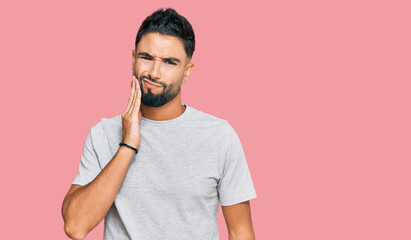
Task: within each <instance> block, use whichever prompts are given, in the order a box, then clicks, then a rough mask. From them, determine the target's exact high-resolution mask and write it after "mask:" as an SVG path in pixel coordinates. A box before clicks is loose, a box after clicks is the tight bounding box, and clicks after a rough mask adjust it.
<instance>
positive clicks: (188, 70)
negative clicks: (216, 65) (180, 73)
mask: <svg viewBox="0 0 411 240" xmlns="http://www.w3.org/2000/svg"><path fill="white" fill-rule="evenodd" d="M193 68H194V63H193V62H190V63H188V64H187V66H186V69H185V70H184V78H183V80H184V82H187V80H188V78H189V77H190V75H191V72H192V71H193Z"/></svg>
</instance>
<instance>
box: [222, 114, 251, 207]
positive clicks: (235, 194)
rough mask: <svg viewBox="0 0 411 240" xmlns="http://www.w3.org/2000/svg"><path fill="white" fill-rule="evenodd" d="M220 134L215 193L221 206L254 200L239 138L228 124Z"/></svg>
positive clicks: (249, 175)
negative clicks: (217, 178) (218, 177)
mask: <svg viewBox="0 0 411 240" xmlns="http://www.w3.org/2000/svg"><path fill="white" fill-rule="evenodd" d="M222 132H223V136H222V138H221V142H220V152H219V170H220V179H219V181H218V184H217V192H218V197H219V200H220V204H221V206H229V205H234V204H237V203H241V202H245V201H248V200H250V199H253V198H256V197H257V194H256V191H255V188H254V184H253V181H252V179H251V174H250V170H249V169H248V164H247V161H246V158H245V154H244V150H243V147H242V144H241V141H240V138H239V137H238V135H237V133H236V132H235V130H234V129H233V128H232V127H231V125H230V124H229V123H228V122H227V123H226V126H225V129H224V130H223V131H222Z"/></svg>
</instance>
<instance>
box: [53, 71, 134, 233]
mask: <svg viewBox="0 0 411 240" xmlns="http://www.w3.org/2000/svg"><path fill="white" fill-rule="evenodd" d="M132 78H133V80H132V81H131V94H130V98H129V102H128V105H127V108H126V110H125V111H124V112H123V113H122V115H121V118H122V129H123V133H122V136H123V139H122V142H126V143H128V144H130V145H131V146H133V147H135V148H138V147H139V146H140V144H141V134H140V128H139V124H140V121H141V110H140V102H141V89H140V84H139V82H138V80H137V79H136V78H135V76H134V75H133V77H132ZM90 133H91V132H90ZM85 147H87V145H85ZM89 148H90V147H89ZM85 149H86V148H85ZM89 151H91V150H89ZM134 156H135V151H134V150H132V149H129V148H127V147H124V146H121V147H119V148H118V150H117V152H116V154H115V155H114V157H113V158H112V159H111V160H110V162H109V163H108V164H107V165H106V166H105V167H104V169H103V170H101V172H100V173H99V174H98V175H97V176H96V177H95V178H94V180H93V181H91V182H90V183H89V184H87V185H85V186H80V185H77V184H74V185H72V186H71V188H70V190H69V192H68V193H67V195H66V197H65V198H64V201H63V206H62V208H61V213H62V215H63V219H64V231H65V232H66V234H67V235H68V236H69V237H70V238H72V239H83V238H84V237H85V236H86V235H87V234H88V233H89V232H90V231H91V230H92V229H93V228H94V227H96V226H97V224H98V223H99V222H100V221H101V220H102V219H103V218H104V217H105V216H106V215H107V212H108V211H109V209H110V207H111V205H112V204H113V202H114V199H115V197H116V196H117V193H118V191H119V190H120V187H121V184H122V183H123V181H124V177H125V175H126V173H127V170H128V167H129V166H130V163H131V160H132V159H133V158H134ZM84 157H85V158H86V157H87V156H84ZM93 158H94V159H93V161H97V159H96V157H93Z"/></svg>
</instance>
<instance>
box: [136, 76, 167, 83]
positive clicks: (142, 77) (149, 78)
mask: <svg viewBox="0 0 411 240" xmlns="http://www.w3.org/2000/svg"><path fill="white" fill-rule="evenodd" d="M144 78H146V79H148V80H149V81H150V82H152V83H157V84H160V85H163V84H162V83H159V82H156V81H154V80H153V79H152V78H151V77H149V76H146V75H141V76H140V78H139V79H140V81H143V79H144Z"/></svg>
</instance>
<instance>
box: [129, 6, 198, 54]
mask: <svg viewBox="0 0 411 240" xmlns="http://www.w3.org/2000/svg"><path fill="white" fill-rule="evenodd" d="M149 32H157V33H160V34H164V35H170V36H175V37H178V38H180V40H182V42H183V44H184V49H185V51H186V54H187V57H188V58H191V57H192V56H193V53H194V49H195V36H194V31H193V28H192V27H191V24H190V23H189V22H188V20H187V19H186V18H185V17H183V16H181V15H179V14H178V13H177V12H176V10H174V9H172V8H167V9H164V8H160V9H158V10H157V11H155V12H153V13H152V14H151V15H150V16H148V17H147V18H146V19H145V20H144V21H143V23H142V24H141V26H140V28H139V29H138V33H137V37H136V44H135V47H136V51H137V44H138V43H139V42H140V40H141V38H142V37H143V35H144V34H146V33H149Z"/></svg>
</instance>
